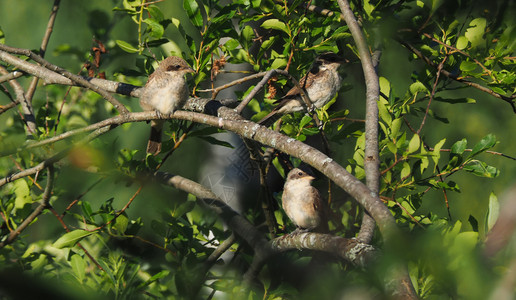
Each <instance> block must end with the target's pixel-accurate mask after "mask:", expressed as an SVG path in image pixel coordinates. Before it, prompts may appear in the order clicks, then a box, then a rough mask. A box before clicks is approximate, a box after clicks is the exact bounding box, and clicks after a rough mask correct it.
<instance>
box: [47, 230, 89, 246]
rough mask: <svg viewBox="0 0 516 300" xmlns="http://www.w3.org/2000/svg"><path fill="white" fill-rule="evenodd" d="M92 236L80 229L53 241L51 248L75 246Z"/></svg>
mask: <svg viewBox="0 0 516 300" xmlns="http://www.w3.org/2000/svg"><path fill="white" fill-rule="evenodd" d="M92 234H93V232H92V231H86V230H82V229H77V230H74V231H70V232H67V233H65V234H64V235H62V236H61V237H60V238H59V239H57V241H55V242H54V244H52V246H53V247H55V248H58V249H61V248H70V247H73V246H75V244H76V243H77V242H79V241H80V240H82V239H83V238H85V237H87V236H89V235H92Z"/></svg>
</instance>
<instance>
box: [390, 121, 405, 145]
mask: <svg viewBox="0 0 516 300" xmlns="http://www.w3.org/2000/svg"><path fill="white" fill-rule="evenodd" d="M401 124H403V119H402V118H397V119H394V121H392V124H391V139H393V140H394V139H396V138H397V137H398V132H399V131H400V128H401Z"/></svg>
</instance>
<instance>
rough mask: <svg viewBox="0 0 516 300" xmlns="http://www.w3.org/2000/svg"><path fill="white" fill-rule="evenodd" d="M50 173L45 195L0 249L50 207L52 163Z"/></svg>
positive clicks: (52, 180)
mask: <svg viewBox="0 0 516 300" xmlns="http://www.w3.org/2000/svg"><path fill="white" fill-rule="evenodd" d="M47 169H48V174H47V186H46V187H45V191H44V192H43V196H42V198H41V201H40V203H39V205H38V207H36V209H34V211H32V213H31V214H30V215H29V216H28V217H27V218H26V219H25V220H23V222H22V223H21V224H20V226H18V228H16V230H14V231H12V232H11V233H10V234H9V236H8V237H7V239H6V240H5V241H3V242H1V243H0V249H2V248H3V247H5V246H6V245H9V244H10V243H12V242H13V241H14V240H15V239H16V238H17V237H18V236H19V235H20V233H22V231H24V230H25V229H26V228H27V227H28V226H29V225H30V223H32V221H34V220H35V219H36V218H37V217H38V216H39V215H40V214H41V213H42V212H43V210H44V209H45V208H47V207H48V203H49V201H50V196H51V195H52V189H53V187H54V166H53V165H52V164H50V165H48V168H47Z"/></svg>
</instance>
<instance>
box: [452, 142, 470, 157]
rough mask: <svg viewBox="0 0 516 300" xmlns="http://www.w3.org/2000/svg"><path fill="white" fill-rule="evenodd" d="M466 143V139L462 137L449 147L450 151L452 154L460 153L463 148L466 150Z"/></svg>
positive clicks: (462, 151)
mask: <svg viewBox="0 0 516 300" xmlns="http://www.w3.org/2000/svg"><path fill="white" fill-rule="evenodd" d="M467 145H468V141H467V140H466V139H462V140H460V141H458V142H456V143H455V144H453V146H452V147H451V153H453V154H462V153H464V150H466V146H467Z"/></svg>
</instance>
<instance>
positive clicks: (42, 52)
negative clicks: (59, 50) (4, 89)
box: [25, 0, 61, 103]
mask: <svg viewBox="0 0 516 300" xmlns="http://www.w3.org/2000/svg"><path fill="white" fill-rule="evenodd" d="M60 2H61V0H55V1H54V5H53V6H52V12H51V13H50V18H49V19H48V24H47V30H46V31H45V35H44V36H43V40H42V41H41V46H40V47H39V55H40V56H41V57H42V58H43V57H45V53H46V51H47V45H48V41H49V40H50V35H51V34H52V30H53V28H54V22H55V20H56V16H57V11H58V10H59V3H60ZM38 81H39V78H38V77H34V78H32V81H31V82H30V86H29V88H28V89H27V93H26V94H25V98H27V101H29V102H30V103H32V97H33V96H34V92H35V91H36V87H37V86H38Z"/></svg>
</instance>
